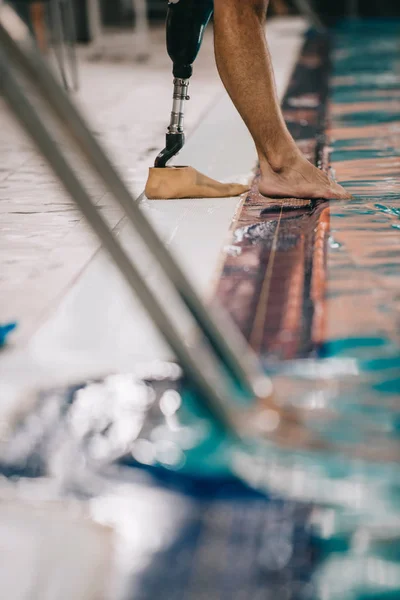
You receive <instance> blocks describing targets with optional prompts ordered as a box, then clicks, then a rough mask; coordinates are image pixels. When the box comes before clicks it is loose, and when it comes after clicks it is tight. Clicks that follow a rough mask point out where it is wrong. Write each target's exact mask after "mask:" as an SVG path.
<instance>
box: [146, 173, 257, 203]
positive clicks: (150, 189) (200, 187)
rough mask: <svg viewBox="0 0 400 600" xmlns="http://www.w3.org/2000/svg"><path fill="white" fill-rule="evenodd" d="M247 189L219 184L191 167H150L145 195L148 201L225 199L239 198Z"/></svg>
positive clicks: (230, 184) (240, 186) (234, 184)
mask: <svg viewBox="0 0 400 600" xmlns="http://www.w3.org/2000/svg"><path fill="white" fill-rule="evenodd" d="M249 187H250V186H248V185H241V184H239V183H220V182H219V181H216V180H215V179H211V178H210V177H207V175H203V174H202V173H199V171H196V169H193V167H167V168H157V167H152V168H150V169H149V177H148V179H147V184H146V189H145V194H146V197H147V198H149V199H150V200H156V199H163V200H169V199H171V198H225V197H230V196H239V195H240V194H243V193H244V192H247V190H248V189H249Z"/></svg>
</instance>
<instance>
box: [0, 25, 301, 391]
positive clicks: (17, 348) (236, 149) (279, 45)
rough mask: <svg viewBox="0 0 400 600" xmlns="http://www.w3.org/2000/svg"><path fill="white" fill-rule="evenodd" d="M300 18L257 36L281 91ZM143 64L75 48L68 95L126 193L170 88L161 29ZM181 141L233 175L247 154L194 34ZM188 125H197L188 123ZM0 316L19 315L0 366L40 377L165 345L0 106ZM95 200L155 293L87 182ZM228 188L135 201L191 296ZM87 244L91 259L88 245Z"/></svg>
mask: <svg viewBox="0 0 400 600" xmlns="http://www.w3.org/2000/svg"><path fill="white" fill-rule="evenodd" d="M303 29H304V26H303V24H302V23H301V21H298V20H295V21H293V20H285V21H281V22H280V21H274V22H272V23H271V24H270V25H269V28H268V37H269V41H270V45H271V51H272V56H273V60H274V65H275V71H276V79H277V86H278V91H279V94H280V95H282V93H283V91H284V88H285V85H286V81H287V78H288V76H289V75H290V72H291V68H292V66H293V64H294V62H295V59H296V56H297V52H298V49H299V47H300V45H301V41H302V36H301V34H302V31H303ZM152 36H153V48H154V56H153V57H152V59H151V61H150V63H148V64H146V65H138V64H132V63H131V62H126V63H115V64H104V63H93V62H89V61H88V60H86V59H85V58H82V59H81V65H80V69H81V77H82V89H81V91H80V93H79V95H78V98H77V101H78V103H79V104H80V105H81V107H82V109H83V111H84V112H85V113H86V114H87V115H88V118H89V119H90V122H91V123H92V124H93V129H94V130H95V131H96V132H97V133H98V135H99V136H100V137H101V138H102V139H103V140H104V142H105V144H106V145H107V148H108V149H109V152H110V153H111V155H112V157H113V158H114V160H115V161H116V163H117V164H118V165H119V167H120V170H121V172H122V174H123V176H124V177H125V179H126V180H127V181H128V182H129V184H130V186H131V189H132V191H133V193H134V194H135V195H139V194H140V192H141V191H142V189H143V187H144V182H145V178H146V172H147V167H148V166H149V165H151V163H152V161H153V158H154V155H155V154H156V153H157V151H158V149H159V148H160V147H162V145H163V141H164V131H165V127H166V124H167V121H168V117H169V111H170V102H171V101H170V96H171V75H170V63H169V60H168V57H167V55H166V52H165V50H164V41H163V37H164V34H163V32H162V30H155V31H153V32H152ZM190 95H191V98H192V99H191V101H190V103H189V105H188V111H187V119H186V128H187V131H188V134H189V136H188V142H187V144H186V146H185V148H184V150H183V151H182V153H181V155H180V156H179V163H181V164H182V163H183V164H191V165H193V166H195V167H196V168H198V169H199V170H201V171H203V172H205V173H207V174H209V175H211V176H212V177H215V178H216V179H220V180H224V179H225V180H227V179H234V180H243V179H246V178H248V177H249V176H250V172H251V169H252V168H253V166H254V165H255V160H256V157H255V152H254V148H253V143H252V141H251V139H250V137H249V135H248V133H247V130H246V128H245V127H244V125H243V123H242V122H241V120H240V118H239V116H238V115H237V113H236V111H235V109H234V107H233V106H232V104H231V102H230V100H229V99H228V98H227V96H226V94H225V92H224V91H223V88H222V86H221V83H220V82H219V80H218V75H217V73H216V69H215V65H214V59H213V51H212V36H211V33H209V34H208V35H207V36H206V38H205V41H204V44H203V47H202V50H201V54H200V56H199V58H198V60H197V61H196V63H195V76H194V77H193V80H192V82H191V89H190ZM196 124H197V127H196ZM0 130H1V131H2V138H1V140H0V155H1V156H2V158H3V161H2V167H1V169H0V219H1V227H2V236H1V240H0V256H1V264H2V267H1V279H0V319H1V320H2V321H4V320H7V319H8V318H10V319H11V318H16V319H18V320H19V321H20V328H19V334H18V335H16V336H15V338H14V345H13V347H11V348H10V349H8V350H7V351H6V352H4V353H2V355H1V357H0V377H2V376H3V377H4V376H6V378H7V379H8V381H9V382H13V381H14V382H15V381H18V382H20V381H24V382H26V383H35V384H40V385H46V384H49V383H51V382H53V381H55V380H58V379H64V378H65V377H74V378H75V377H80V376H85V375H88V374H93V373H98V372H104V371H107V370H109V369H123V370H126V369H129V368H130V365H132V363H133V361H137V360H139V359H144V358H146V359H147V358H154V357H163V356H166V355H168V350H166V348H165V347H164V345H163V344H162V342H161V341H160V338H159V336H158V335H157V334H156V333H155V331H154V329H153V327H152V325H151V323H150V322H149V320H148V319H147V317H146V315H145V313H144V311H143V310H142V308H141V307H140V306H139V305H138V303H137V302H136V301H134V302H132V299H131V297H130V296H129V294H128V293H127V290H126V289H125V286H124V283H123V282H121V281H120V279H119V275H118V274H117V273H116V272H115V270H114V267H113V266H112V265H111V264H110V262H109V260H108V258H107V257H106V256H105V254H104V253H103V252H102V251H100V252H99V253H98V254H96V255H95V253H96V250H97V249H98V244H97V242H96V240H95V239H94V238H93V236H92V235H91V234H89V233H88V231H87V227H86V224H85V223H84V222H83V220H82V218H81V216H80V214H79V212H78V211H77V210H76V209H75V207H74V205H73V203H72V202H71V201H70V200H69V199H67V198H65V197H64V195H63V194H62V192H61V190H60V187H59V185H58V183H57V182H55V181H54V180H53V178H52V176H51V174H49V173H48V172H47V170H46V168H45V167H44V165H43V163H42V161H41V159H40V157H38V156H37V155H36V154H35V152H34V150H33V149H32V148H31V146H30V144H29V143H28V142H27V141H26V140H25V139H24V137H23V136H22V135H21V134H20V132H19V131H18V130H17V129H16V128H15V127H14V125H13V124H12V122H11V121H10V119H9V116H8V114H7V113H6V111H5V110H4V108H3V106H1V108H0ZM95 195H96V199H97V200H98V205H99V207H102V208H101V210H103V211H105V213H106V215H107V217H108V218H109V220H110V222H111V223H112V225H113V226H118V228H119V230H120V232H121V236H122V239H123V240H124V241H125V242H126V243H127V245H128V246H129V248H130V249H131V251H132V252H133V253H134V255H135V256H136V258H139V257H140V258H139V262H140V263H141V266H142V268H144V269H145V271H146V272H147V275H148V278H149V280H151V281H152V283H153V284H154V285H155V288H156V289H157V291H158V293H160V294H162V295H164V294H165V286H163V284H162V281H161V279H160V277H159V274H158V272H157V270H156V269H155V268H154V265H152V262H151V260H148V259H147V258H146V257H145V256H144V254H143V253H142V251H141V250H140V248H139V246H138V243H137V240H136V238H135V236H133V235H132V233H131V232H130V230H129V229H128V228H127V227H126V225H125V224H124V222H123V221H121V214H120V212H119V210H118V209H116V208H115V207H113V206H112V204H111V203H110V199H109V198H108V197H107V196H106V195H104V194H103V192H102V190H101V189H98V188H95ZM237 204H238V199H232V198H231V199H211V200H206V201H205V200H201V201H199V200H177V201H168V202H165V201H158V202H154V201H153V202H149V201H147V200H144V201H143V202H142V207H143V210H144V211H145V212H146V215H147V216H148V217H149V218H150V220H151V221H152V223H153V224H154V226H155V227H156V228H157V230H158V231H159V232H160V235H161V236H162V238H163V239H164V241H165V243H166V245H167V246H168V247H169V248H170V249H171V250H172V251H173V252H174V254H175V255H176V256H177V257H178V259H179V260H180V261H181V262H182V265H183V267H184V269H185V270H186V271H187V272H188V274H189V276H190V277H191V279H192V280H193V282H194V284H195V286H196V287H197V288H198V289H199V291H200V293H201V294H202V295H204V296H205V295H207V293H208V292H209V291H210V282H211V281H212V278H213V274H214V272H215V269H216V265H217V263H218V260H219V255H220V251H221V248H222V246H223V244H224V240H226V238H227V234H228V231H229V225H230V223H231V220H232V217H233V214H234V212H235V209H236V207H237ZM94 255H95V257H94V259H93V260H91V259H92V258H93V256H94Z"/></svg>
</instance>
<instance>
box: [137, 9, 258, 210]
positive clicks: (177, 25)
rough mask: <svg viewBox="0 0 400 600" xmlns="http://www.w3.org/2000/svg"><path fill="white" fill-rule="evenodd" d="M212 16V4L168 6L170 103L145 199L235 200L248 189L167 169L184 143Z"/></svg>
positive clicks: (190, 171)
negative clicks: (191, 90)
mask: <svg viewBox="0 0 400 600" xmlns="http://www.w3.org/2000/svg"><path fill="white" fill-rule="evenodd" d="M212 12H213V0H170V2H169V4H168V14H167V24H166V28H167V32H166V38H167V51H168V54H169V56H170V58H171V60H172V63H173V67H172V73H173V76H174V92H173V103H172V111H171V119H170V123H169V126H168V130H167V134H166V146H165V148H164V149H163V150H162V151H161V152H160V154H159V155H158V156H157V158H156V160H155V163H154V168H151V169H150V171H149V178H148V181H147V185H146V190H145V193H146V196H147V197H148V198H159V199H168V198H187V197H224V196H237V195H239V194H241V193H243V192H244V191H246V190H247V189H248V186H243V185H238V184H221V183H219V182H218V181H215V180H213V179H210V178H209V177H207V176H205V175H202V174H201V173H199V172H198V171H196V170H195V169H193V168H192V167H168V169H167V168H166V167H167V163H168V161H169V160H171V158H172V157H174V156H175V155H176V154H178V152H179V151H180V150H181V149H182V147H183V145H184V143H185V134H184V129H183V122H184V108H185V102H186V100H189V96H188V87H189V80H190V77H191V76H192V73H193V63H194V61H195V59H196V57H197V54H198V52H199V50H200V46H201V43H202V40H203V34H204V31H205V28H206V27H207V24H208V22H209V20H210V17H211V15H212Z"/></svg>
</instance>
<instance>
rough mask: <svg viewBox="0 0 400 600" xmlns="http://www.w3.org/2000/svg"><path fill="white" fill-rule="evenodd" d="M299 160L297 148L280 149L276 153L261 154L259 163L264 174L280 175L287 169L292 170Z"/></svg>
mask: <svg viewBox="0 0 400 600" xmlns="http://www.w3.org/2000/svg"><path fill="white" fill-rule="evenodd" d="M298 160H299V151H298V149H297V148H293V147H288V148H280V149H278V150H276V151H275V152H271V151H269V152H268V154H259V162H260V168H261V173H262V174H264V173H265V174H267V173H268V174H271V173H274V174H276V175H279V174H280V173H283V172H284V171H286V170H287V169H290V167H292V166H293V165H294V164H295V163H296V162H297V161H298Z"/></svg>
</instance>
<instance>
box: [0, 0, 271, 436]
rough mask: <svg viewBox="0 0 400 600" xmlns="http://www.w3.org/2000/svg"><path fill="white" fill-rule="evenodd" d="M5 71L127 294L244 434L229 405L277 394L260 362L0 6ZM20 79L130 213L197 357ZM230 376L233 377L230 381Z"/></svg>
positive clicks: (0, 59)
mask: <svg viewBox="0 0 400 600" xmlns="http://www.w3.org/2000/svg"><path fill="white" fill-rule="evenodd" d="M0 68H1V88H2V93H3V95H4V97H5V98H6V100H7V101H8V104H9V106H10V108H11V110H12V112H13V113H14V114H15V115H16V117H17V118H18V120H19V121H20V123H21V124H22V126H23V127H24V129H25V130H26V131H27V132H28V133H29V135H30V136H31V137H32V139H33V140H34V142H35V144H36V145H37V147H38V148H39V150H40V151H41V153H42V154H43V155H44V157H45V158H46V160H47V162H48V163H49V165H50V166H51V168H52V169H53V171H54V172H55V174H56V175H57V176H58V177H59V179H60V180H61V182H62V184H63V186H64V188H65V189H66V190H67V192H68V193H69V194H70V196H71V197H72V198H73V199H74V200H75V202H76V203H77V204H78V206H79V207H80V209H81V210H82V212H83V213H84V215H85V216H86V218H87V220H88V221H89V223H90V225H91V227H92V228H93V229H94V231H95V232H96V234H97V235H98V237H99V238H100V240H101V242H102V243H103V245H104V246H105V247H106V249H107V250H108V251H109V253H110V255H111V256H112V258H113V260H114V262H115V264H116V266H117V267H118V269H119V271H120V272H121V274H122V275H123V277H124V278H125V280H126V281H127V283H128V285H129V287H130V289H131V290H132V291H133V292H134V293H135V294H136V295H137V296H138V297H139V298H140V300H141V301H142V303H143V305H144V307H145V308H146V310H147V311H148V312H149V314H150V316H151V318H152V319H153V321H154V322H155V324H156V325H157V327H158V329H159V330H160V332H161V333H162V335H163V337H164V338H165V339H166V341H167V343H168V344H169V345H170V347H171V348H172V350H173V352H174V353H175V355H176V357H177V359H178V361H179V362H180V364H181V366H182V368H183V370H184V373H185V374H186V376H187V378H188V379H189V380H190V381H191V382H192V383H194V384H195V385H196V387H197V388H198V389H199V391H200V392H201V395H202V397H203V400H204V401H205V402H206V403H207V405H208V407H209V408H210V409H211V410H212V412H213V413H214V414H215V415H216V416H217V417H218V419H219V420H220V421H221V422H223V423H224V424H225V425H227V426H228V427H229V428H230V429H231V430H235V431H236V432H237V433H239V429H240V427H239V425H238V420H237V418H235V417H234V416H233V412H234V411H233V410H232V409H233V407H232V402H231V398H232V396H235V394H236V393H237V394H240V395H241V396H243V395H244V396H245V397H247V398H249V399H257V398H258V399H262V400H263V401H266V400H268V399H269V397H270V395H271V391H272V386H271V382H270V380H269V378H268V377H267V376H266V375H265V374H264V373H263V371H262V369H261V366H260V364H259V361H258V359H257V358H256V357H255V355H254V354H253V352H252V351H251V350H250V348H249V347H248V346H247V343H246V342H245V340H244V339H243V338H242V336H241V334H240V333H239V332H238V331H237V330H236V328H235V326H234V325H233V323H232V322H231V320H230V319H229V318H228V316H227V315H226V314H225V313H224V311H222V309H221V308H214V307H213V308H211V307H206V306H205V305H204V304H203V302H202V301H201V299H200V298H199V296H198V295H197V293H196V292H195V290H194V289H193V286H192V285H191V283H190V282H189V280H188V279H187V277H186V275H185V274H184V273H183V271H182V269H181V268H180V266H179V265H178V264H177V262H176V261H175V260H174V258H173V257H172V255H171V254H170V252H169V251H168V250H167V249H166V247H165V246H164V244H163V243H162V242H161V240H160V238H159V237H158V235H157V233H156V232H155V230H154V229H153V227H152V225H151V224H150V223H149V221H148V220H147V218H146V217H145V215H144V214H143V212H142V211H141V210H140V208H139V206H138V205H137V203H136V202H135V199H134V198H133V197H132V195H131V193H130V192H129V190H128V188H127V187H126V185H125V184H124V182H123V181H122V179H121V177H120V176H119V175H118V173H117V170H116V169H115V167H114V166H113V165H112V163H111V162H110V160H109V159H108V157H107V155H106V153H105V152H104V151H103V149H102V148H101V146H100V144H99V143H98V142H97V140H96V139H95V138H94V136H93V135H92V133H91V132H90V130H89V127H88V126H87V124H86V123H85V121H84V119H83V118H82V116H81V115H80V113H79V112H78V110H77V109H76V108H75V106H74V105H73V103H72V101H71V100H70V98H69V97H68V95H67V94H66V93H65V91H64V90H63V89H62V87H61V86H60V85H59V84H58V82H57V81H56V79H55V78H54V76H53V75H52V73H51V71H50V70H49V69H48V68H47V66H46V64H45V63H44V61H43V60H42V58H41V56H40V54H39V53H38V52H37V50H36V49H35V47H34V44H33V43H32V40H31V38H30V35H29V31H28V29H27V27H26V26H25V25H24V23H23V22H22V21H21V19H20V18H19V17H18V16H17V15H16V13H15V12H14V11H13V9H12V8H11V7H10V6H9V5H7V4H1V5H0ZM15 71H19V72H22V73H23V74H24V75H25V76H26V77H27V79H28V80H29V83H30V85H31V86H32V87H34V88H35V91H36V92H37V93H38V94H39V95H40V97H41V99H42V101H44V103H45V104H46V108H47V109H48V110H49V111H50V112H51V113H52V114H53V116H54V117H56V119H57V122H58V124H59V125H60V126H61V128H62V130H63V132H64V134H65V135H66V136H67V137H68V139H69V140H70V141H71V142H72V143H73V144H74V145H75V146H76V147H78V149H79V150H80V151H81V152H82V154H83V155H84V157H85V158H86V159H87V162H88V164H89V166H90V167H91V169H92V170H93V171H94V172H96V173H97V175H98V176H99V177H100V178H101V180H102V182H103V184H104V186H105V187H106V188H107V189H108V190H109V192H110V193H111V194H112V196H113V197H114V199H115V200H116V202H117V203H118V204H119V205H120V207H121V208H122V209H123V211H124V212H125V214H126V216H127V218H128V220H129V222H130V223H131V224H132V225H133V226H134V228H135V230H136V231H137V232H138V234H139V235H140V237H141V238H142V240H143V242H144V243H145V245H146V246H147V248H148V249H149V251H150V252H151V253H152V254H153V256H154V257H155V258H156V259H157V261H158V263H159V264H160V266H161V267H162V269H163V271H164V273H165V275H166V276H167V278H168V279H169V281H170V283H171V284H172V286H173V288H174V289H175V291H176V292H177V294H178V296H179V297H180V299H181V300H182V301H183V303H184V305H185V306H186V308H187V309H188V311H189V312H190V313H191V315H192V317H193V318H194V320H195V322H196V324H197V325H198V327H199V329H200V330H201V331H202V333H203V334H204V338H203V340H204V339H205V341H206V342H207V343H206V344H203V348H202V349H200V348H198V349H196V352H194V351H193V350H192V349H190V348H188V347H187V346H186V345H185V343H184V342H183V340H182V338H181V336H180V334H179V333H178V331H177V329H176V327H175V326H174V325H173V323H172V322H171V319H170V318H169V316H168V315H167V313H166V311H165V309H164V306H163V305H162V302H161V300H160V299H158V298H156V297H155V295H154V294H153V293H152V291H151V290H150V288H149V287H148V285H147V283H146V281H145V280H144V278H143V277H142V275H141V274H140V271H139V270H138V269H137V268H136V266H135V265H134V264H133V262H132V261H131V259H130V257H129V256H128V255H127V253H126V252H125V250H124V249H123V247H122V246H121V244H120V243H119V241H118V239H117V238H116V237H115V236H114V235H113V233H112V231H111V230H110V229H109V228H108V225H107V224H106V222H105V221H104V219H103V218H102V217H101V215H100V214H99V212H98V210H97V209H96V207H95V205H94V203H93V201H92V199H91V197H90V194H89V193H88V191H87V190H86V189H85V186H84V184H82V182H81V180H80V179H79V176H78V175H77V174H76V173H75V171H74V168H73V167H72V165H71V164H70V162H69V160H68V158H66V156H65V155H64V154H63V150H62V148H61V147H60V146H59V145H57V144H56V143H55V142H54V141H53V139H52V137H51V134H50V132H49V131H48V129H47V127H46V125H45V124H44V122H43V120H42V119H41V118H40V116H39V115H38V112H37V109H36V108H34V106H33V105H32V104H31V103H30V101H29V99H28V98H27V97H26V95H25V94H24V92H23V90H22V88H21V85H20V83H19V81H18V80H17V78H16V77H15V75H14V72H15ZM227 375H228V376H227Z"/></svg>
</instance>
